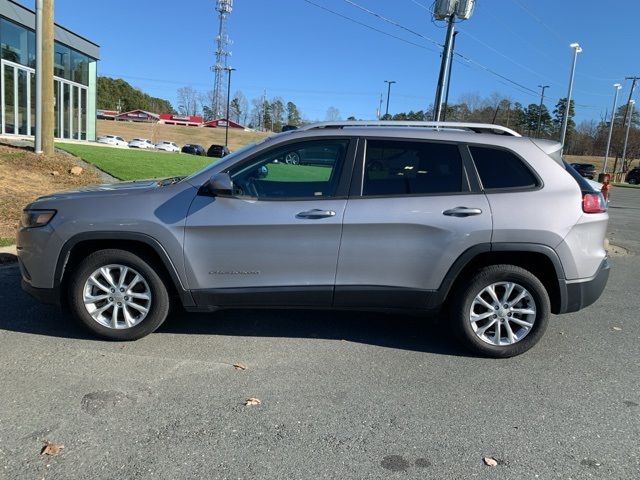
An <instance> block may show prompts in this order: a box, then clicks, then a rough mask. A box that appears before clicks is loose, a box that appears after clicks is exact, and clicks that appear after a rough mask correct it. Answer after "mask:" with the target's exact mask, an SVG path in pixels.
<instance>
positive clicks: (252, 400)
mask: <svg viewBox="0 0 640 480" xmlns="http://www.w3.org/2000/svg"><path fill="white" fill-rule="evenodd" d="M244 404H245V405H246V406H255V405H262V401H261V400H260V399H259V398H255V397H251V398H247V399H246V400H245V402H244Z"/></svg>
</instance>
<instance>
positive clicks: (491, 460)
mask: <svg viewBox="0 0 640 480" xmlns="http://www.w3.org/2000/svg"><path fill="white" fill-rule="evenodd" d="M482 461H483V462H484V464H485V465H487V466H489V467H497V466H498V461H497V460H496V459H495V458H493V457H483V458H482Z"/></svg>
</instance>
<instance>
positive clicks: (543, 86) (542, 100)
mask: <svg viewBox="0 0 640 480" xmlns="http://www.w3.org/2000/svg"><path fill="white" fill-rule="evenodd" d="M538 87H539V88H541V89H542V92H541V93H540V108H538V128H536V137H539V136H540V125H541V123H542V107H543V106H544V91H545V90H546V89H547V88H549V85H538Z"/></svg>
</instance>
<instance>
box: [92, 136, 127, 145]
mask: <svg viewBox="0 0 640 480" xmlns="http://www.w3.org/2000/svg"><path fill="white" fill-rule="evenodd" d="M97 142H98V143H106V144H107V145H115V146H116V147H127V146H128V144H127V141H126V140H125V139H124V138H122V137H119V136H117V135H102V136H100V137H98V140H97Z"/></svg>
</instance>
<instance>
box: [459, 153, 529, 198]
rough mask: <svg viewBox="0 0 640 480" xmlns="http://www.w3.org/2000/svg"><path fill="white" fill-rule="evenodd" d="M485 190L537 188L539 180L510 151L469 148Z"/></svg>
mask: <svg viewBox="0 0 640 480" xmlns="http://www.w3.org/2000/svg"><path fill="white" fill-rule="evenodd" d="M469 150H470V151H471V156H472V157H473V162H474V163H475V165H476V169H477V170H478V174H479V175H480V180H481V182H482V187H483V188H484V189H485V190H498V189H521V188H535V187H537V186H539V182H538V179H537V178H536V176H535V175H534V174H533V172H532V171H531V170H530V169H529V167H528V166H527V165H525V164H524V162H523V161H522V160H521V159H520V158H519V157H518V156H516V155H515V154H514V153H512V152H509V151H508V150H502V149H499V148H490V147H477V146H469Z"/></svg>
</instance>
